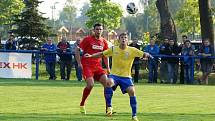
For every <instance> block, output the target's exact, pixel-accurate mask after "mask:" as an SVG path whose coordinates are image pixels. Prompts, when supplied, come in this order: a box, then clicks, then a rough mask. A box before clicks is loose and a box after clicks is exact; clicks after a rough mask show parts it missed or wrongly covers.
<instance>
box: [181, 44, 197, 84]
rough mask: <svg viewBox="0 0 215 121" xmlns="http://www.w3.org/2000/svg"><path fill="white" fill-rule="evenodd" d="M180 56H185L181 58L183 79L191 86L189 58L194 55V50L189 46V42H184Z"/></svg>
mask: <svg viewBox="0 0 215 121" xmlns="http://www.w3.org/2000/svg"><path fill="white" fill-rule="evenodd" d="M181 55H183V56H186V57H184V58H183V64H184V79H185V81H184V82H185V83H186V84H193V80H191V68H192V66H191V64H192V58H190V57H189V56H193V55H194V50H193V48H192V46H191V42H190V41H189V40H186V41H185V42H184V47H183V49H182V52H181Z"/></svg>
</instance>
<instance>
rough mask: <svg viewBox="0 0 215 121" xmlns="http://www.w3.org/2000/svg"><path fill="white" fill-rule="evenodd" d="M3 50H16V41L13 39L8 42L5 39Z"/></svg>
mask: <svg viewBox="0 0 215 121" xmlns="http://www.w3.org/2000/svg"><path fill="white" fill-rule="evenodd" d="M4 49H5V50H16V43H15V42H14V41H12V43H11V42H9V41H7V42H6V44H5V45H4Z"/></svg>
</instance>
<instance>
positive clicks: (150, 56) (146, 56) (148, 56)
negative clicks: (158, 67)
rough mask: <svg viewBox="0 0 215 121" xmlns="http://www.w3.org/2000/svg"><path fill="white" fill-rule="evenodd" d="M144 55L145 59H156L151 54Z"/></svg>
mask: <svg viewBox="0 0 215 121" xmlns="http://www.w3.org/2000/svg"><path fill="white" fill-rule="evenodd" d="M144 55H145V58H151V59H153V58H154V57H153V56H152V55H151V54H149V53H146V52H145V53H144Z"/></svg>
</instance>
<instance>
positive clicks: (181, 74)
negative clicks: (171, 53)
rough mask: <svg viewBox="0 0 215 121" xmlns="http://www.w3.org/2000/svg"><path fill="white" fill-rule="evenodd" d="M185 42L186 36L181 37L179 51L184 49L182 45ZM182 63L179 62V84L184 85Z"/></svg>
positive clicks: (181, 61)
mask: <svg viewBox="0 0 215 121" xmlns="http://www.w3.org/2000/svg"><path fill="white" fill-rule="evenodd" d="M186 40H187V36H186V35H182V43H181V44H180V45H179V48H180V50H181V51H182V50H183V48H184V43H185V41H186ZM184 66H185V65H184V62H183V59H181V60H180V84H184Z"/></svg>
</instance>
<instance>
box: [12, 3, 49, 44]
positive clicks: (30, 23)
mask: <svg viewBox="0 0 215 121" xmlns="http://www.w3.org/2000/svg"><path fill="white" fill-rule="evenodd" d="M39 3H41V2H40V1H38V0H28V1H25V8H24V10H23V11H22V13H21V14H20V15H18V16H16V19H15V20H14V21H15V23H14V24H15V25H16V26H17V28H16V29H14V30H13V31H14V32H15V33H16V34H18V36H20V37H22V38H25V39H26V41H25V42H24V43H25V44H26V43H28V44H29V46H30V45H31V46H34V45H35V44H36V43H39V40H44V39H45V37H48V35H49V27H48V26H47V25H46V24H45V20H46V18H44V17H42V13H40V12H39V11H38V9H37V7H38V5H39Z"/></svg>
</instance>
